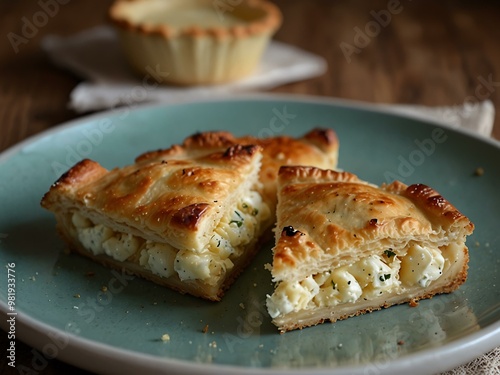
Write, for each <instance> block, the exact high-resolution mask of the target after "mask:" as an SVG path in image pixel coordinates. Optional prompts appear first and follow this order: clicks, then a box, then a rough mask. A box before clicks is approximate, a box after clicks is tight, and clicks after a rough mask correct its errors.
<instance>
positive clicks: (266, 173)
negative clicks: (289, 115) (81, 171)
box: [137, 128, 339, 225]
mask: <svg viewBox="0 0 500 375" xmlns="http://www.w3.org/2000/svg"><path fill="white" fill-rule="evenodd" d="M234 144H242V145H259V146H261V147H262V148H263V158H262V167H261V169H260V172H259V175H260V176H259V179H260V182H261V183H262V188H261V193H262V197H263V199H264V201H265V202H266V204H267V205H268V206H269V208H270V210H271V214H272V216H273V219H272V220H271V223H270V224H271V225H274V217H275V215H274V213H275V209H276V203H277V195H276V192H277V184H276V181H277V178H278V171H279V168H280V167H281V166H282V165H292V164H293V165H306V166H314V167H318V168H328V169H335V168H336V167H337V160H338V153H339V142H338V139H337V135H336V134H335V132H334V131H333V130H332V129H327V128H314V129H312V130H310V131H308V132H307V133H306V134H304V135H302V136H300V137H297V138H294V137H291V136H287V135H280V136H275V137H268V138H258V137H254V136H250V135H246V136H242V137H236V136H234V135H233V134H231V133H230V132H227V131H209V132H203V133H197V134H194V135H192V136H190V137H188V138H186V139H185V140H184V141H183V143H182V145H175V146H173V147H172V148H170V149H167V150H158V151H152V152H147V153H145V154H143V155H141V156H139V157H138V158H137V160H138V161H144V160H161V159H165V158H169V157H170V156H169V155H170V154H171V153H172V152H173V153H174V154H175V155H176V157H178V156H179V155H180V154H181V153H183V152H188V154H189V155H202V154H205V153H207V152H214V151H216V150H220V149H224V148H227V147H229V146H231V145H234Z"/></svg>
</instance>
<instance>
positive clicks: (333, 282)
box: [332, 280, 337, 290]
mask: <svg viewBox="0 0 500 375" xmlns="http://www.w3.org/2000/svg"><path fill="white" fill-rule="evenodd" d="M332 288H333V289H334V290H335V289H336V288H337V285H335V281H333V280H332Z"/></svg>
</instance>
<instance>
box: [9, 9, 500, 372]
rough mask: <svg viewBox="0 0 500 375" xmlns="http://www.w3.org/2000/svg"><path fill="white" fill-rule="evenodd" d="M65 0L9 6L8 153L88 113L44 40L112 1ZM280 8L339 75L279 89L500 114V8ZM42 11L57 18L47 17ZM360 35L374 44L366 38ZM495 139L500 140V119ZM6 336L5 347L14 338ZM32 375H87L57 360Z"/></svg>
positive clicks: (303, 42)
mask: <svg viewBox="0 0 500 375" xmlns="http://www.w3.org/2000/svg"><path fill="white" fill-rule="evenodd" d="M55 1H56V0H42V1H29V0H0V19H1V22H0V36H1V43H0V151H2V150H4V149H6V148H8V147H9V146H12V145H14V144H15V143H17V142H19V141H21V140H22V139H24V138H26V137H28V136H30V135H33V134H36V133H38V132H41V131H43V130H46V129H48V128H51V127H53V126H56V125H58V124H60V123H62V122H64V121H67V120H70V119H74V118H77V117H79V116H81V114H77V113H75V112H73V111H71V110H70V109H68V108H67V103H68V98H69V94H70V92H71V90H72V89H73V88H74V87H75V85H77V84H78V83H79V82H80V79H79V78H78V77H77V76H75V75H74V74H72V73H70V72H68V71H65V70H62V69H60V68H58V67H56V66H54V65H53V64H51V62H50V61H48V59H47V57H46V56H45V55H44V53H43V52H42V51H41V50H40V41H41V39H42V38H43V36H45V35H47V34H59V35H71V34H74V33H76V32H78V31H81V30H84V29H86V28H89V27H92V26H96V25H100V24H103V23H104V22H106V21H105V12H106V8H107V7H108V6H109V4H110V1H109V0H106V1H92V2H90V1H83V0H71V1H70V0H64V1H63V0H57V1H58V3H56V4H58V5H57V8H58V9H56V8H55V7H54V6H52V8H47V9H49V10H44V8H43V7H42V5H41V4H42V3H43V4H45V3H47V4H49V3H50V4H52V5H53V4H54V3H55ZM275 3H277V4H278V5H279V6H280V8H281V9H282V11H283V14H284V24H283V26H282V28H281V29H280V30H279V32H278V33H277V35H276V39H277V40H280V41H283V42H286V43H290V44H294V45H296V46H298V47H301V48H303V49H305V50H308V51H311V52H313V53H316V54H318V55H321V56H324V57H325V58H326V59H327V61H328V65H329V71H328V73H327V74H325V75H323V76H321V77H318V78H314V79H310V80H307V81H302V82H297V83H293V84H288V85H285V86H282V87H279V88H276V89H274V90H272V92H277V93H299V94H313V95H323V96H332V97H338V98H345V99H354V100H363V101H368V102H376V103H413V104H422V105H432V106H433V105H459V104H462V103H464V102H468V103H469V104H471V105H473V104H474V103H476V102H477V101H480V100H485V99H489V100H491V101H492V102H493V103H494V106H495V109H496V110H497V112H498V111H499V109H500V95H499V93H498V89H499V88H500V48H499V47H500V42H499V40H500V31H499V21H500V16H499V15H500V2H498V1H481V2H479V1H451V0H448V1H439V2H434V1H428V0H425V1H413V2H412V1H410V0H406V1H401V2H399V1H397V0H395V1H371V2H362V1H345V0H341V1H333V0H331V1H329V0H309V1H305V0H276V1H275ZM382 11H385V12H382ZM387 11H390V12H389V14H390V15H391V19H390V20H388V18H385V19H383V18H379V21H376V22H378V24H379V27H378V28H377V26H376V25H374V21H375V20H376V17H375V16H374V14H375V15H377V14H379V15H382V14H385V15H387V14H388V13H387ZM40 12H46V13H47V14H48V16H47V17H46V19H45V20H44V17H43V15H40ZM49 13H50V14H49ZM34 17H39V18H38V24H39V25H40V27H37V28H36V29H35V30H33V29H31V30H28V29H27V28H26V26H25V25H26V20H28V21H34ZM45 21H46V22H45ZM382 24H384V25H382ZM370 27H372V29H369V28H370ZM367 28H368V29H367ZM359 30H362V31H363V30H364V31H365V35H367V34H366V33H368V32H370V34H371V37H370V36H369V37H368V38H367V39H366V38H365V39H364V40H363V38H362V37H360V36H359V35H360V33H359ZM485 82H486V83H485ZM493 135H494V137H495V138H497V139H500V120H499V118H498V116H497V117H496V118H495V124H494V130H493ZM2 288H3V286H2ZM0 336H1V338H0V342H2V348H4V347H6V346H7V345H6V344H7V337H6V334H2V335H0ZM16 357H17V358H16V360H17V364H18V365H23V366H26V368H30V369H33V367H32V360H33V357H34V355H33V352H32V349H31V348H30V347H29V346H26V345H24V344H22V343H20V342H18V344H17V351H16ZM0 363H1V365H0V373H2V374H11V373H12V374H14V373H16V374H17V373H18V372H17V371H12V369H11V368H10V367H8V366H7V363H6V358H5V355H4V354H2V357H1V358H0ZM33 371H35V370H34V369H33ZM24 373H30V372H24ZM31 373H40V374H87V372H86V371H83V370H79V369H76V368H73V367H72V366H69V365H67V364H64V363H62V362H60V361H58V360H57V359H53V360H50V361H47V363H46V365H45V366H43V369H42V370H41V371H40V370H37V372H31Z"/></svg>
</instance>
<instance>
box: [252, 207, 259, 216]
mask: <svg viewBox="0 0 500 375" xmlns="http://www.w3.org/2000/svg"><path fill="white" fill-rule="evenodd" d="M258 214H259V210H258V209H256V208H254V209H253V211H252V215H253V216H257V215H258Z"/></svg>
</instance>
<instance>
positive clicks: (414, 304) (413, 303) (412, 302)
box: [408, 299, 418, 307]
mask: <svg viewBox="0 0 500 375" xmlns="http://www.w3.org/2000/svg"><path fill="white" fill-rule="evenodd" d="M408 305H410V307H417V306H418V301H417V300H416V299H412V300H410V302H408Z"/></svg>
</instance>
